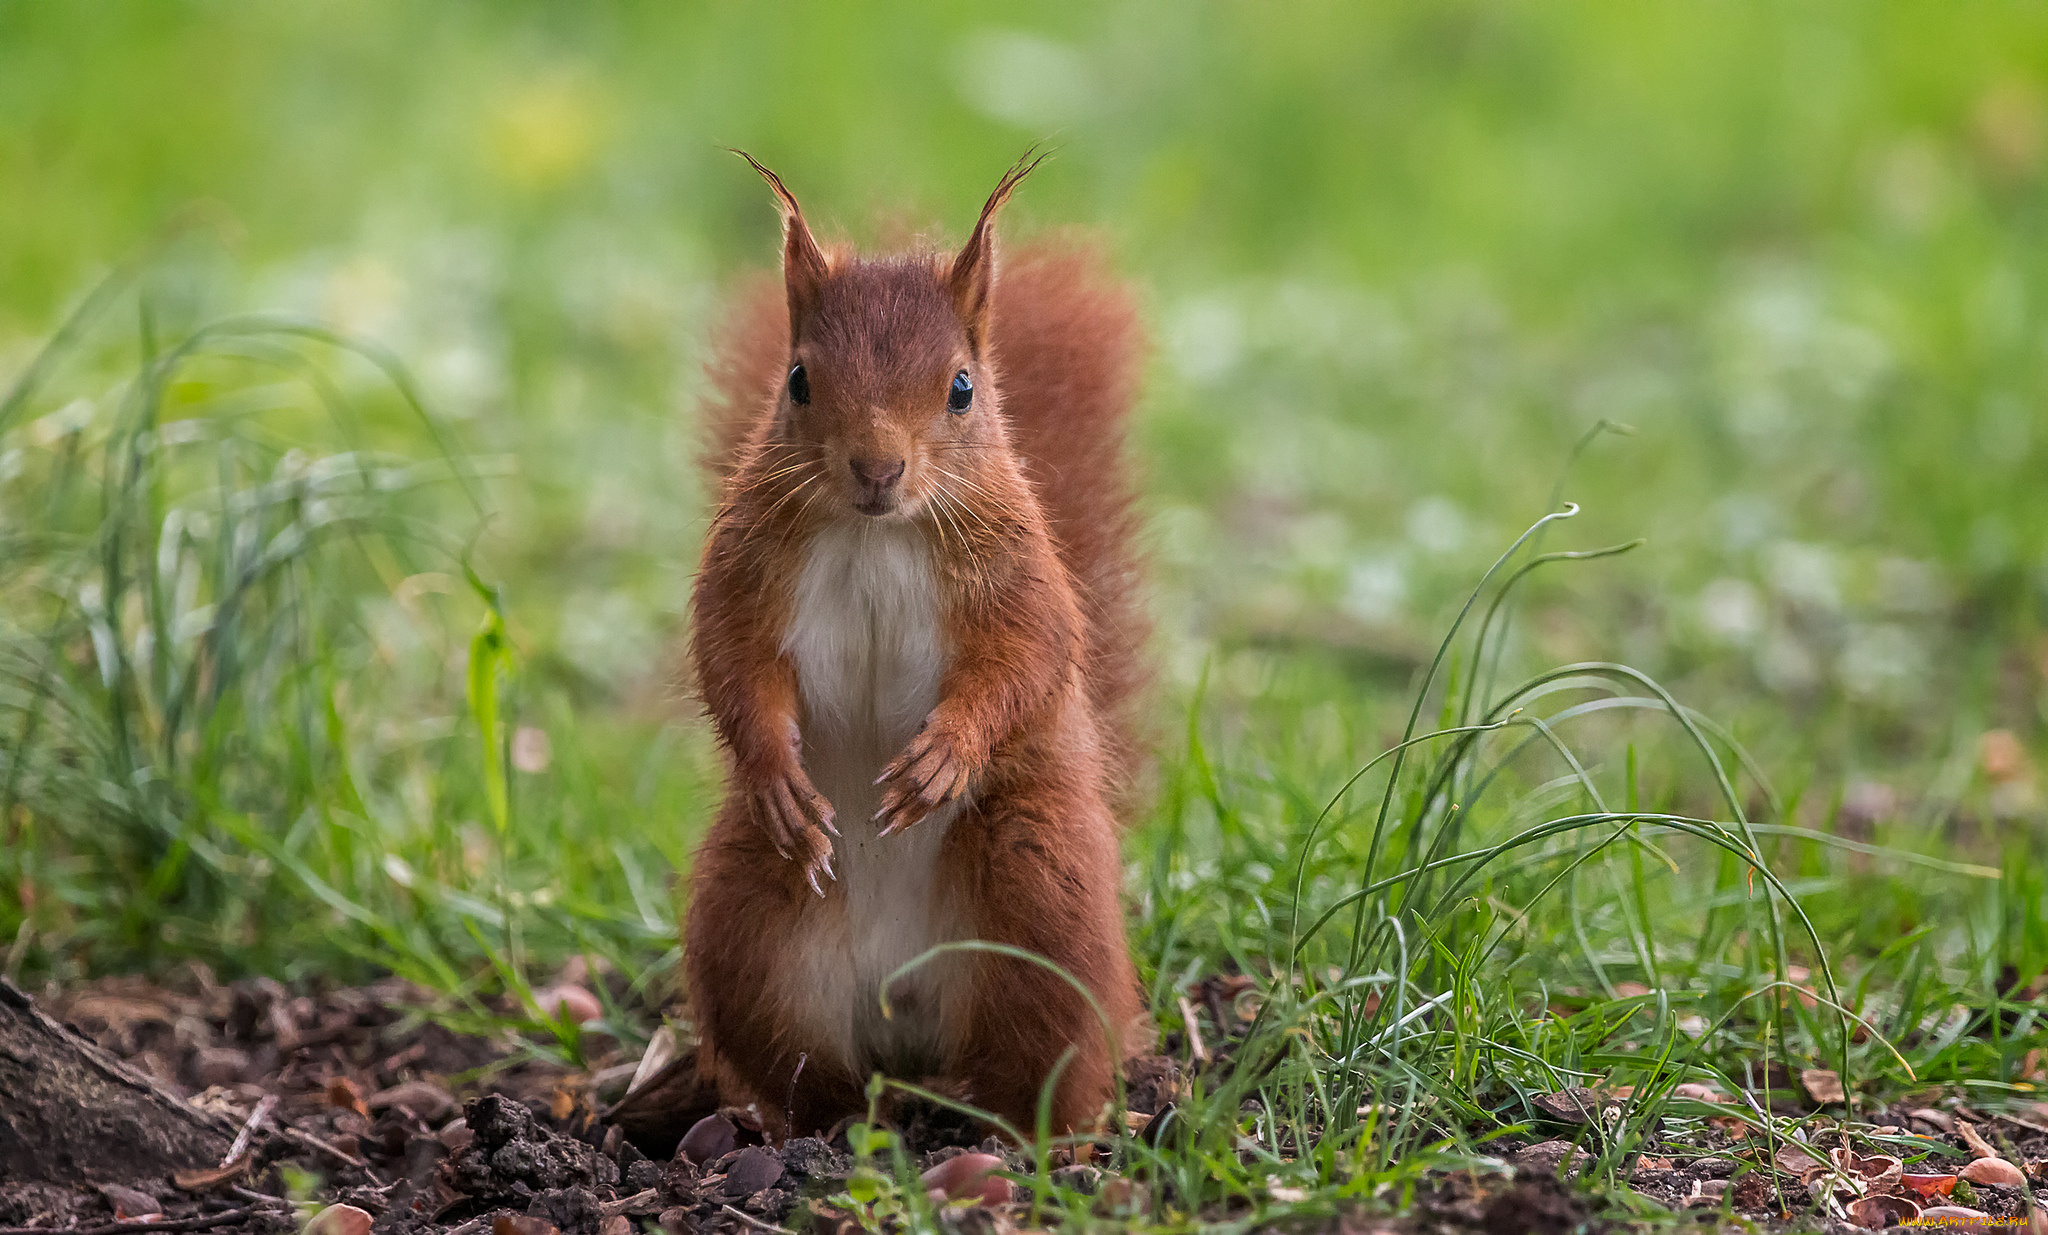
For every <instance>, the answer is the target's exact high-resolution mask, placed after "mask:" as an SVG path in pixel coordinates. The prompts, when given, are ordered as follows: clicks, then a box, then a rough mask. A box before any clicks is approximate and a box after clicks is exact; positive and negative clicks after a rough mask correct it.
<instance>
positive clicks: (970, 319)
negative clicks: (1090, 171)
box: [946, 146, 1052, 356]
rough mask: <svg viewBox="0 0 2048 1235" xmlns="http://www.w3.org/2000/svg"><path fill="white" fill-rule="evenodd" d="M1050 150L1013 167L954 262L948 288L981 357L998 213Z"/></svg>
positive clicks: (1030, 154)
mask: <svg viewBox="0 0 2048 1235" xmlns="http://www.w3.org/2000/svg"><path fill="white" fill-rule="evenodd" d="M1051 154H1052V152H1051V151H1050V150H1048V151H1045V152H1044V153H1040V152H1039V150H1038V147H1036V146H1033V147H1032V148H1031V149H1029V150H1026V151H1025V152H1024V157H1023V158H1020V159H1018V160H1017V161H1016V162H1015V163H1012V164H1011V165H1010V170H1008V171H1006V172H1004V173H1003V178H1002V179H1001V180H999V181H997V182H996V189H995V192H993V193H991V194H989V195H988V201H987V202H985V203H983V205H982V207H981V217H980V218H978V219H976V220H975V221H974V233H973V234H972V235H970V236H969V237H968V238H967V243H966V244H965V245H964V246H962V247H961V249H960V252H959V254H958V255H957V256H955V257H954V258H953V267H952V269H951V270H949V271H948V272H947V273H946V288H947V290H948V291H949V292H951V293H952V296H953V309H954V312H956V313H957V314H959V317H960V324H961V325H962V326H964V327H966V328H967V345H968V346H969V347H970V348H972V349H973V351H974V354H975V355H977V356H979V355H980V354H981V351H982V344H983V342H984V341H985V340H986V339H987V337H988V306H989V292H990V289H991V288H993V287H994V285H995V273H996V261H995V221H996V212H997V211H999V210H1001V209H1002V208H1003V203H1005V202H1007V201H1009V200H1010V194H1011V193H1014V192H1016V190H1017V186H1018V185H1019V184H1022V183H1023V182H1024V177H1026V176H1028V175H1030V174H1031V173H1032V172H1034V171H1036V170H1038V165H1039V164H1040V163H1043V162H1045V160H1046V159H1047V158H1049V157H1050V156H1051Z"/></svg>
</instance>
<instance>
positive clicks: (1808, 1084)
mask: <svg viewBox="0 0 2048 1235" xmlns="http://www.w3.org/2000/svg"><path fill="white" fill-rule="evenodd" d="M1799 1083H1800V1085H1801V1086H1803V1087H1804V1088H1805V1090H1806V1096H1807V1097H1809V1098H1812V1099H1813V1100H1814V1101H1815V1102H1818V1103H1820V1104H1821V1105H1823V1106H1825V1105H1827V1104H1828V1103H1830V1102H1847V1101H1848V1100H1849V1095H1848V1094H1847V1093H1846V1092H1845V1091H1844V1090H1843V1089H1842V1078H1841V1076H1840V1075H1839V1074H1837V1073H1835V1072H1831V1071H1829V1070H1828V1069H1826V1068H1802V1069H1801V1070H1800V1072H1799Z"/></svg>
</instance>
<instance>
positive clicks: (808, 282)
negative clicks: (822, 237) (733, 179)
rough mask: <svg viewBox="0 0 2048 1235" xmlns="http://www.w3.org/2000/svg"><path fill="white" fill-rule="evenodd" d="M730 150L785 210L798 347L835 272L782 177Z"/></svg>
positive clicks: (785, 255)
mask: <svg viewBox="0 0 2048 1235" xmlns="http://www.w3.org/2000/svg"><path fill="white" fill-rule="evenodd" d="M726 149H727V150H730V151H731V152H732V153H734V154H736V155H738V156H740V157H741V158H743V159H745V160H746V161H747V163H748V165H749V166H751V167H752V168H753V169H754V170H755V171H757V172H759V173H761V178H762V179H763V180H766V181H767V182H768V187H769V189H771V190H772V191H773V192H774V193H775V202H776V205H777V206H778V207H779V208H780V209H781V211H782V281H783V283H784V284H785V285H786V287H787V289H788V293H789V337H790V342H791V343H792V344H794V343H795V341H796V339H797V335H798V333H799V327H800V326H801V325H802V323H803V320H804V319H805V318H807V317H809V316H810V314H811V310H813V309H815V308H817V307H818V295H819V292H820V289H822V288H823V287H824V284H825V278H826V276H827V275H829V274H830V273H831V266H830V264H829V263H828V262H826V260H825V251H824V250H823V249H820V248H819V247H818V241H817V238H816V237H815V236H813V235H811V227H810V224H808V223H806V222H804V210H803V207H802V206H800V205H798V204H797V200H796V195H795V194H794V193H791V192H790V191H789V188H788V187H787V186H786V185H784V184H783V183H782V177H780V176H778V175H776V174H775V173H774V172H772V171H769V170H768V169H767V168H766V167H764V166H762V164H761V161H760V160H759V159H756V158H755V157H754V156H753V155H751V154H748V153H747V152H746V151H744V150H740V149H738V148H736V147H732V146H727V147H726Z"/></svg>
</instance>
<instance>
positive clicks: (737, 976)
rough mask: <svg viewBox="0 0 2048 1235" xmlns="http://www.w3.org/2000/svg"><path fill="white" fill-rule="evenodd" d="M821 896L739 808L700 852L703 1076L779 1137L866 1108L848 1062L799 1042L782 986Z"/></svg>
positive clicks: (697, 990)
mask: <svg viewBox="0 0 2048 1235" xmlns="http://www.w3.org/2000/svg"><path fill="white" fill-rule="evenodd" d="M816 900H817V898H816V897H815V895H814V894H813V893H812V892H811V890H810V889H809V888H808V887H807V886H805V884H804V882H803V878H802V869H801V867H799V866H798V865H797V864H796V863H793V862H790V861H788V860H786V859H784V858H783V857H782V856H781V855H779V854H777V853H776V852H775V850H774V848H773V846H771V845H770V844H769V843H768V841H767V839H766V837H765V835H764V834H763V833H762V831H761V829H760V828H759V827H758V826H757V825H756V824H755V823H754V821H753V820H752V819H751V818H750V817H749V816H748V814H747V809H746V806H745V805H744V803H743V802H739V801H729V802H728V803H727V804H726V806H725V808H724V809H723V810H722V811H721V812H720V813H719V817H718V821H717V822H716V823H715V824H713V825H712V829H711V832H710V834H709V835H708V836H706V837H705V839H704V844H703V845H702V847H701V848H699V849H698V851H697V857H696V861H695V864H694V866H693V869H692V873H691V877H690V907H689V913H688V915H687V918H686V920H685V923H684V946H683V957H684V970H685V974H686V978H687V981H688V985H689V991H690V1009H691V1012H692V1014H693V1015H694V1016H695V1018H696V1021H697V1029H698V1034H699V1045H698V1056H697V1058H698V1074H699V1075H700V1076H701V1077H702V1078H703V1079H704V1080H706V1081H708V1082H710V1083H712V1084H713V1085H715V1086H716V1087H717V1091H718V1095H719V1100H720V1101H721V1102H723V1103H725V1104H726V1105H728V1106H741V1107H744V1106H752V1107H753V1108H754V1110H755V1112H756V1113H757V1114H758V1115H759V1116H760V1119H761V1122H762V1126H763V1128H764V1129H765V1130H766V1131H767V1132H768V1134H769V1135H770V1136H771V1137H772V1138H773V1139H775V1140H778V1141H779V1140H781V1139H783V1138H784V1137H785V1136H807V1135H811V1134H814V1133H819V1132H823V1131H824V1130H825V1129H827V1128H830V1127H831V1126H832V1124H833V1123H835V1122H836V1121H838V1120H839V1119H840V1118H841V1117H842V1116H845V1115H849V1114H858V1113H859V1112H861V1111H863V1110H865V1109H866V1104H867V1100H866V1097H865V1091H864V1089H863V1086H862V1082H863V1081H864V1080H865V1079H866V1078H864V1077H863V1078H855V1077H854V1076H852V1075H851V1074H850V1073H849V1072H848V1070H847V1069H846V1067H845V1065H844V1063H843V1062H841V1061H839V1060H837V1059H834V1058H831V1057H829V1052H828V1051H825V1050H820V1049H816V1047H817V1044H813V1043H806V1042H803V1041H801V1040H799V1035H798V1033H797V1032H796V1031H795V1029H794V1027H793V1025H792V1019H791V1017H790V1016H789V1014H788V1009H787V1007H786V1006H785V1004H784V1001H782V1000H780V999H778V997H777V987H778V984H779V983H780V982H782V981H785V980H787V975H788V971H787V962H788V959H789V958H788V956H787V949H788V946H789V940H790V938H791V937H792V936H793V935H794V934H795V933H796V931H797V924H798V922H799V920H800V918H801V917H802V914H803V913H804V911H805V910H807V909H810V908H812V907H813V905H814V904H815V903H816Z"/></svg>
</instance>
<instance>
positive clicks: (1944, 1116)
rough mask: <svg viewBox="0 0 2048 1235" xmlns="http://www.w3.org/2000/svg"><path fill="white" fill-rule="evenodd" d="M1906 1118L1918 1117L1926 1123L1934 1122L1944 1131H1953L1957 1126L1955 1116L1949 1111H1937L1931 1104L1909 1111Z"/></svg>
mask: <svg viewBox="0 0 2048 1235" xmlns="http://www.w3.org/2000/svg"><path fill="white" fill-rule="evenodd" d="M1906 1118H1908V1119H1917V1120H1919V1121H1920V1122H1921V1123H1925V1124H1933V1125H1934V1126H1935V1127H1937V1128H1940V1129H1941V1130H1942V1131H1943V1132H1953V1131H1955V1127H1956V1121H1955V1118H1954V1116H1952V1115H1950V1114H1949V1113H1948V1112H1947V1111H1937V1110H1935V1109H1934V1108H1933V1107H1931V1106H1923V1107H1919V1108H1917V1109H1914V1110H1910V1111H1907V1112H1906Z"/></svg>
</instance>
